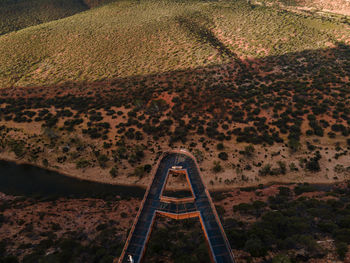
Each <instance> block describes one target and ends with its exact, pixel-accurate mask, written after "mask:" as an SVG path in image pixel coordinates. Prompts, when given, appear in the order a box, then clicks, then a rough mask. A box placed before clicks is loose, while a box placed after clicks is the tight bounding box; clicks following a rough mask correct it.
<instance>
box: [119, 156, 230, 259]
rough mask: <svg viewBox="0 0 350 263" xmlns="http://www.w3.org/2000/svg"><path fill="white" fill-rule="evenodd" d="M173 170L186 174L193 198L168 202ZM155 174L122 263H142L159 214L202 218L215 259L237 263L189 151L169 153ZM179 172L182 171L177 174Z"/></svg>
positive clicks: (158, 165) (160, 162)
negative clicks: (166, 194) (167, 187)
mask: <svg viewBox="0 0 350 263" xmlns="http://www.w3.org/2000/svg"><path fill="white" fill-rule="evenodd" d="M172 167H182V168H181V171H182V172H183V173H185V174H186V177H187V180H188V182H189V184H190V187H191V190H192V194H193V197H194V198H192V201H191V198H190V199H189V198H184V199H183V202H181V199H179V200H177V202H170V201H169V199H167V200H166V201H164V200H163V199H162V197H163V196H162V193H163V190H164V187H165V184H166V181H167V177H168V175H169V172H170V171H172ZM156 168H157V170H156V171H155V172H154V173H153V181H152V183H151V185H150V186H149V187H148V189H147V191H146V193H145V196H144V199H143V201H142V205H141V207H140V209H139V212H138V215H137V217H136V218H135V221H134V224H133V226H132V228H131V230H130V233H129V236H128V239H127V241H126V243H125V246H124V249H123V252H122V254H121V257H120V259H119V263H127V262H129V263H130V259H132V260H133V262H135V263H140V262H141V260H142V257H143V255H144V253H145V250H146V245H147V242H148V239H149V237H150V233H151V231H152V227H153V223H154V220H155V217H156V215H157V214H159V215H165V216H169V217H171V218H175V219H183V218H190V217H198V218H199V219H200V222H201V225H202V228H203V230H204V233H205V237H206V239H207V242H208V245H209V247H210V254H211V259H212V261H213V262H215V263H233V262H234V256H233V254H232V250H231V248H230V244H229V242H228V241H227V238H226V235H225V232H224V230H223V228H222V225H221V223H220V219H219V217H218V215H217V212H216V209H215V207H214V204H213V202H212V200H211V197H210V194H209V192H208V190H207V189H206V188H205V186H204V184H203V182H202V179H201V176H200V173H199V167H198V165H197V163H196V161H195V158H194V157H193V156H192V155H191V154H190V153H188V152H187V151H184V150H181V151H173V152H167V153H165V154H163V155H162V156H161V158H160V159H159V161H158V164H157V167H156ZM177 171H178V170H177Z"/></svg>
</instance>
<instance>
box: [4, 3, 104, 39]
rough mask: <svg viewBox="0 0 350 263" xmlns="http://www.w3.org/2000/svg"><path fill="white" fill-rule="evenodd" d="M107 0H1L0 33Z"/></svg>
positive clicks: (35, 23)
mask: <svg viewBox="0 0 350 263" xmlns="http://www.w3.org/2000/svg"><path fill="white" fill-rule="evenodd" d="M107 1H108V0H1V1H0V35H3V34H6V33H9V32H12V31H15V30H20V29H23V28H26V27H30V26H34V25H38V24H41V23H46V22H49V21H52V20H57V19H61V18H64V17H67V16H71V15H74V14H76V13H79V12H82V11H85V10H88V9H89V8H92V7H96V6H98V5H100V4H101V3H105V2H107Z"/></svg>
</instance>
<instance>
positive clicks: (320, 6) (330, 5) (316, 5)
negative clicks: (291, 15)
mask: <svg viewBox="0 0 350 263" xmlns="http://www.w3.org/2000/svg"><path fill="white" fill-rule="evenodd" d="M258 2H263V3H266V4H276V3H277V4H280V5H283V6H289V7H298V8H304V9H307V10H310V9H315V10H324V11H330V12H334V13H338V14H343V15H350V2H349V1H348V0H261V1H259V0H258Z"/></svg>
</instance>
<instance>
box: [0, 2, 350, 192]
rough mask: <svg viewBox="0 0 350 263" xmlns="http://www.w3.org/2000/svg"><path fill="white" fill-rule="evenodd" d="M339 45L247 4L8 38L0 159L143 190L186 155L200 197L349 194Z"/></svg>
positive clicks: (338, 35) (2, 43) (118, 15)
mask: <svg viewBox="0 0 350 263" xmlns="http://www.w3.org/2000/svg"><path fill="white" fill-rule="evenodd" d="M349 41H350V30H349V25H347V24H346V23H341V22H339V21H337V22H334V21H333V20H331V19H325V18H315V17H313V16H311V15H302V14H297V13H294V12H288V11H286V10H281V9H279V8H274V7H264V6H260V5H248V4H247V2H246V1H235V2H228V1H227V2H226V1H223V2H202V1H192V2H186V3H184V2H175V1H164V2H159V1H157V2H156V1H154V2H153V1H147V2H141V3H137V2H131V1H123V2H115V3H111V4H108V5H105V6H102V7H99V8H96V9H91V10H88V11H86V12H82V13H79V14H76V15H73V16H71V17H68V18H64V19H61V20H57V21H52V22H49V23H44V24H40V25H37V26H33V27H30V28H26V29H24V30H20V31H17V32H13V33H9V34H6V35H3V36H1V37H0V61H1V62H2V63H0V83H1V87H2V89H0V102H1V107H0V118H1V120H0V152H1V153H0V157H1V158H3V159H10V160H21V162H29V163H35V164H37V165H42V166H44V167H48V168H50V169H55V170H59V171H60V172H62V173H66V174H69V175H73V176H77V177H81V178H84V179H90V180H95V181H103V182H107V183H118V184H137V185H143V186H146V185H148V183H149V180H150V170H151V168H152V165H154V164H155V162H156V160H157V156H159V154H160V153H161V152H162V151H166V150H168V149H169V148H176V147H184V148H187V149H188V150H190V151H191V152H193V153H194V154H195V156H196V157H197V158H198V161H199V162H200V163H201V167H203V174H204V181H205V183H206V184H207V185H209V187H210V188H215V189H221V188H227V187H232V186H233V185H236V186H237V185H238V186H241V185H256V184H260V183H267V182H270V181H282V182H316V181H317V182H320V183H321V182H323V183H327V182H335V181H339V180H347V179H348V178H349V176H350V175H349V173H350V159H349V158H348V156H349V153H350V151H349V150H350V139H349V138H348V136H349V134H350V111H349V103H350V97H349V96H350V90H349V88H348V87H349V83H350V80H349V76H350V64H349V63H350V62H349V61H350V60H349V57H350V48H349V43H350V42H349ZM30 86H32V87H30ZM181 187H183V185H181V183H179V184H176V185H175V184H174V188H181Z"/></svg>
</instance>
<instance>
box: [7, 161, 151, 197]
mask: <svg viewBox="0 0 350 263" xmlns="http://www.w3.org/2000/svg"><path fill="white" fill-rule="evenodd" d="M0 192H2V193H5V194H8V195H16V196H35V197H72V198H82V197H98V198H112V197H115V196H117V195H118V196H120V197H121V198H128V197H139V198H142V197H143V195H144V193H145V190H144V189H143V188H140V187H129V186H120V185H109V184H103V183H95V182H90V181H85V180H80V179H76V178H71V177H68V176H65V175H62V174H59V173H56V172H52V171H48V170H45V169H42V168H38V167H35V166H31V165H17V164H15V163H12V162H7V161H1V160H0Z"/></svg>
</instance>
